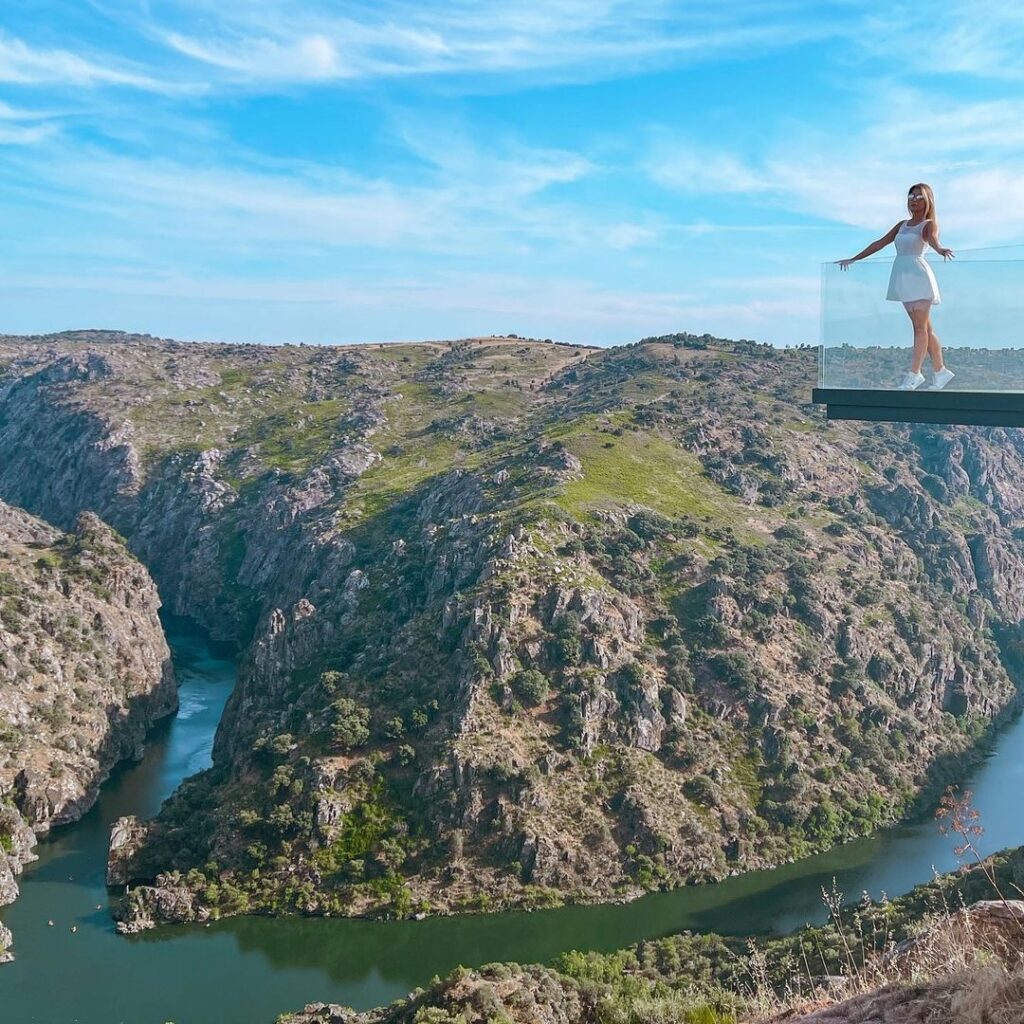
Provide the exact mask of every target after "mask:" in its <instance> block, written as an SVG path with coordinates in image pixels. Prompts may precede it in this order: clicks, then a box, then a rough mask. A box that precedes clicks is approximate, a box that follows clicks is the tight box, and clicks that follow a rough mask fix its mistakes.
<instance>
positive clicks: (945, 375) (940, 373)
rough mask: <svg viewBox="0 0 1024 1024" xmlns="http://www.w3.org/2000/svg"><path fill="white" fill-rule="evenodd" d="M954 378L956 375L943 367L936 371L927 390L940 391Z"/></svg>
mask: <svg viewBox="0 0 1024 1024" xmlns="http://www.w3.org/2000/svg"><path fill="white" fill-rule="evenodd" d="M955 376H956V374H955V373H954V372H953V371H952V370H950V369H947V368H946V367H945V366H944V367H943V368H942V369H941V370H936V371H935V374H934V376H933V377H932V382H931V384H930V385H929V386H928V390H929V391H941V390H942V389H943V388H944V387H945V386H946V385H947V384H948V383H949V382H950V381H951V380H952V379H953V378H954V377H955Z"/></svg>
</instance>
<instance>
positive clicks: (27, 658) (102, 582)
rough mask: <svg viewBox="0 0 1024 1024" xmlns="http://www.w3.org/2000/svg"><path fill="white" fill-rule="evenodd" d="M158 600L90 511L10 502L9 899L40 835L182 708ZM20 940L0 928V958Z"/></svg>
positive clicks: (3, 587) (4, 802) (5, 584)
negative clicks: (74, 515)
mask: <svg viewBox="0 0 1024 1024" xmlns="http://www.w3.org/2000/svg"><path fill="white" fill-rule="evenodd" d="M159 607H160V599H159V597H158V595H157V590H156V586H155V584H154V583H153V581H152V579H151V578H150V576H149V574H148V573H147V572H146V570H145V569H144V568H143V567H142V565H141V564H140V563H139V562H137V561H136V560H135V559H134V558H133V557H132V556H131V555H129V554H128V552H127V549H126V548H125V546H124V544H123V542H122V540H121V539H120V538H119V537H118V535H117V534H116V533H115V532H114V531H113V530H111V529H110V527H108V526H106V525H105V524H104V523H103V522H102V521H101V520H100V519H98V518H97V517H96V516H95V515H93V514H92V513H88V512H85V513H82V515H81V516H79V518H78V521H77V524H76V526H75V529H74V531H73V532H71V533H62V532H61V531H59V530H56V529H54V528H53V527H51V526H49V525H47V524H46V523H44V522H42V521H41V520H39V519H36V518H35V517H33V516H30V515H29V514H28V513H26V512H24V511H22V510H20V509H16V508H13V507H11V506H10V505H6V504H4V503H2V502H0V905H4V904H7V903H11V902H12V901H13V900H14V899H15V898H16V897H17V895H18V887H17V884H16V880H15V879H16V876H17V875H18V874H19V873H20V871H21V869H22V866H23V865H24V864H26V863H27V862H28V861H30V860H32V859H34V855H33V853H32V848H33V846H34V845H35V842H36V838H37V836H39V835H42V834H44V833H46V832H48V831H49V830H50V829H51V828H52V827H53V826H55V825H63V824H66V823H68V822H72V821H76V820H78V819H79V818H80V817H81V816H82V815H83V814H84V813H85V812H86V811H87V810H88V809H89V808H90V807H91V806H92V804H93V803H94V802H95V800H96V797H97V795H98V793H99V787H100V785H101V784H102V783H103V781H104V780H105V779H106V778H107V776H108V774H109V772H110V769H111V768H112V767H113V766H114V765H115V764H116V763H117V762H118V761H121V760H124V759H126V758H130V757H135V758H138V757H141V756H142V743H143V740H144V738H145V735H146V730H147V729H148V728H149V726H150V725H151V724H152V723H153V722H154V721H155V720H156V719H158V718H161V717H163V716H164V715H168V714H170V713H171V712H172V711H174V710H175V708H176V707H177V688H176V686H175V680H174V673H173V670H172V668H171V660H170V651H169V650H168V647H167V643H166V640H165V639H164V634H163V630H162V628H161V625H160V621H159V618H158V617H157V610H158V609H159ZM12 941H13V940H12V937H11V934H10V932H9V931H8V930H6V929H3V928H0V958H3V957H9V955H10V954H9V951H8V950H9V947H10V945H11V943H12Z"/></svg>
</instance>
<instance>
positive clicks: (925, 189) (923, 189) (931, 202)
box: [907, 181, 939, 238]
mask: <svg viewBox="0 0 1024 1024" xmlns="http://www.w3.org/2000/svg"><path fill="white" fill-rule="evenodd" d="M915 191H916V192H920V193H921V195H923V196H924V201H925V204H926V206H927V209H926V210H925V214H924V219H925V220H930V221H931V222H932V223H933V224H934V225H935V237H936V238H938V236H939V218H938V217H937V216H936V215H935V193H934V192H933V191H932V187H931V185H926V184H925V183H924V182H923V181H919V182H918V183H917V184H916V185H911V186H910V188H908V189H907V195H908V196H909V195H910V193H911V192H915Z"/></svg>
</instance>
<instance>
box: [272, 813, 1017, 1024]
mask: <svg viewBox="0 0 1024 1024" xmlns="http://www.w3.org/2000/svg"><path fill="white" fill-rule="evenodd" d="M961 824H962V825H963V827H964V829H965V830H969V829H970V827H971V825H970V819H969V818H968V819H964V820H963V821H962V822H961ZM960 838H961V839H963V838H969V836H968V832H967V831H965V832H964V833H963V835H961V836H960ZM1022 876H1024V848H1018V849H1016V850H1011V851H1005V852H1003V853H1001V854H998V855H996V856H995V857H993V858H991V859H990V860H989V861H987V862H986V863H984V864H982V865H974V866H973V867H971V868H970V869H969V870H967V871H958V872H955V873H951V874H946V875H944V876H940V877H939V878H936V879H935V880H933V881H932V882H929V883H927V884H925V885H922V886H918V887H917V888H915V889H914V890H912V891H911V892H910V893H909V894H907V895H905V896H903V897H901V898H898V899H896V900H893V901H891V902H890V901H868V900H862V901H861V902H860V903H858V904H855V905H853V906H843V905H841V904H840V902H839V900H838V896H837V894H835V893H832V894H829V893H825V894H823V899H824V901H825V904H826V905H827V906H828V909H829V921H828V922H827V923H826V924H825V925H823V926H820V927H815V928H804V929H801V930H799V931H797V932H795V933H794V934H792V935H788V936H785V937H782V938H755V939H742V938H731V937H728V936H721V935H714V934H707V935H691V934H681V935H673V936H670V937H668V938H664V939H656V940H651V941H645V942H641V943H638V944H637V945H636V946H634V947H630V948H628V949H622V950H618V951H616V952H615V953H612V954H598V953H593V952H571V953H567V954H564V955H562V956H560V957H558V958H556V959H555V960H554V961H553V962H552V963H551V964H548V965H544V966H541V965H520V964H517V963H501V964H491V965H489V966H486V967H484V968H482V969H479V970H466V969H465V968H458V969H456V970H455V971H453V972H452V973H450V974H449V975H448V976H447V977H445V978H443V979H435V981H434V982H433V983H432V984H431V985H429V986H428V987H426V988H423V989H419V990H417V991H415V992H413V993H412V994H411V995H410V996H408V997H407V998H406V999H404V1000H399V1001H398V1002H396V1003H393V1004H392V1005H390V1006H388V1007H380V1008H377V1009H375V1010H372V1011H369V1012H367V1013H363V1014H359V1013H356V1012H355V1011H353V1010H350V1009H347V1008H345V1007H342V1006H338V1005H330V1004H326V1003H317V1004H311V1005H308V1006H307V1007H306V1008H305V1010H303V1011H301V1012H299V1013H295V1014H286V1015H284V1016H282V1017H281V1018H279V1024H406V1022H409V1021H414V1020H415V1021H421V1020H422V1021H426V1020H429V1021H431V1022H432V1024H458V1022H460V1021H465V1020H477V1019H484V1017H486V1019H487V1020H492V1019H494V1020H502V1021H507V1022H508V1024H541V1022H543V1024H657V1022H663V1021H672V1022H677V1021H678V1022H686V1024H691V1022H692V1024H698V1022H699V1024H734V1022H735V1021H737V1020H743V1021H746V1022H751V1024H753V1022H755V1021H758V1022H765V1024H767V1021H768V1019H769V1018H770V1019H771V1021H772V1022H774V1024H780V1022H781V1021H783V1020H785V1021H793V1022H796V1021H798V1020H799V1021H803V1020H804V1015H805V1014H808V1015H809V1016H808V1017H807V1020H808V1024H810V1021H812V1020H813V1021H817V1020H819V1019H820V1020H821V1021H823V1022H824V1021H826V1020H827V1021H830V1022H833V1024H839V1022H844V1024H845V1022H849V1024H858V1022H859V1024H880V1022H882V1021H884V1022H885V1024H918V1022H923V1021H924V1020H925V1019H928V1020H931V1019H932V1017H931V1016H928V1017H927V1018H926V1017H925V1016H924V1015H922V1013H921V1011H922V1010H923V1009H928V1008H929V1001H930V1010H931V1011H936V1012H937V1007H939V1006H940V1005H947V1006H948V1005H952V1004H953V1003H954V1002H956V1000H957V998H958V997H960V996H961V995H962V996H963V998H966V999H970V1000H973V1002H974V1004H975V1005H976V1006H978V1007H983V1006H984V1005H986V1003H991V1004H992V1006H993V1008H994V1010H995V1013H994V1014H992V1015H989V1016H981V1015H979V1016H977V1018H976V1019H977V1020H978V1021H987V1022H990V1024H994V1022H1002V1021H1005V1022H1007V1024H1010V1022H1011V1021H1012V1022H1013V1024H1017V1022H1018V1021H1019V1019H1020V1018H1018V1017H1013V1016H1011V1015H1009V1014H1008V1012H1007V1007H1008V1006H1009V1005H1010V1003H1011V1001H1012V1002H1013V1003H1014V1005H1020V1006H1024V985H1022V984H1021V981H1022V979H1021V977H1020V974H1019V972H1020V970H1021V966H1022V961H1024V902H1016V901H1008V900H1007V899H1006V898H1005V895H1004V894H1005V893H1011V894H1014V893H1015V892H1016V886H1017V883H1018V881H1019V880H1020V879H1021V877H1022ZM967 908H969V909H967ZM986 972H987V974H986ZM982 975H985V976H984V977H982ZM985 988H987V990H988V995H987V997H986V995H985V993H984V992H983V991H982V990H983V989H985ZM877 989H882V990H883V994H882V995H881V996H879V995H878V994H877V992H876V991H875V990H877ZM848 997H849V999H850V1002H849V1003H848V1004H847V1006H848V1012H846V1011H844V1010H843V1009H842V1006H841V1005H840V1004H844V1003H846V1000H847V998H848ZM1011 997H1012V1000H1011ZM1017 1000H1021V1001H1020V1003H1019V1004H1018V1003H1017V1002H1016V1001H1017ZM826 1008H834V1012H830V1011H829V1010H827V1009H826ZM942 1019H947V1018H942ZM948 1019H950V1020H953V1019H957V1020H959V1019H961V1018H953V1017H950V1018H948ZM964 1019H965V1020H966V1019H968V1018H964ZM969 1019H971V1020H974V1019H975V1018H974V1017H971V1018H969Z"/></svg>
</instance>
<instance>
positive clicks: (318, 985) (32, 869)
mask: <svg viewBox="0 0 1024 1024" xmlns="http://www.w3.org/2000/svg"><path fill="white" fill-rule="evenodd" d="M168 640H169V642H170V644H171V648H172V650H173V652H174V660H175V665H176V669H177V672H178V679H179V681H180V683H181V709H180V711H179V712H178V715H177V716H176V717H175V718H174V719H173V720H172V721H170V722H167V723H165V724H163V725H161V726H159V727H158V728H157V729H156V730H155V731H154V733H153V734H152V736H151V737H150V742H149V744H148V746H147V752H146V756H145V758H144V759H143V760H142V761H141V762H140V763H139V764H137V765H133V766H131V767H129V768H126V769H123V770H121V771H119V772H117V773H116V774H115V775H114V776H113V777H112V778H111V779H110V781H109V782H108V783H107V784H106V785H105V786H104V787H103V792H102V794H101V796H100V799H99V801H98V803H97V805H96V806H95V807H94V808H93V809H92V811H90V813H89V814H87V815H86V816H85V818H83V819H82V821H81V822H79V823H77V824H75V825H72V826H69V827H67V828H64V829H60V830H58V831H57V833H56V834H55V835H54V836H53V837H52V838H51V839H50V840H49V841H47V842H44V843H42V844H41V845H40V846H39V848H38V851H37V852H38V853H39V854H40V856H39V860H38V861H36V862H35V863H34V864H32V865H30V866H28V867H27V868H26V870H25V874H24V875H23V880H22V894H21V898H20V899H19V900H18V901H17V902H16V903H15V904H14V905H13V906H11V907H6V908H4V910H3V911H2V912H0V919H2V920H3V921H4V923H5V924H7V925H8V926H9V927H11V928H12V929H13V931H14V934H15V946H14V949H15V952H16V953H17V956H18V959H17V960H16V961H15V962H14V963H13V964H9V965H6V966H0V1024H164V1022H167V1021H173V1022H174V1024H272V1022H273V1021H274V1019H275V1017H276V1015H277V1014H278V1013H281V1012H283V1011H284V1010H289V1009H296V1008H299V1007H301V1006H302V1005H304V1004H305V1003H307V1002H313V1001H321V1000H322V1001H330V1002H338V1003H343V1004H348V1005H351V1006H355V1007H357V1008H361V1009H363V1008H367V1007H371V1006H376V1005H379V1004H381V1003H385V1002H389V1001H390V1000H392V999H395V998H397V997H399V996H402V995H405V994H406V993H407V992H409V991H410V989H412V988H414V987H415V986H417V985H422V984H425V983H426V982H428V981H429V980H430V978H431V977H432V976H433V975H435V974H442V975H443V974H445V973H447V972H448V971H449V970H450V969H451V968H453V967H454V966H455V965H457V964H460V963H461V964H465V965H468V966H474V965H479V964H484V963H488V962H491V961H496V960H515V961H519V962H521V963H536V962H545V961H548V960H550V959H551V958H552V957H553V956H555V955H556V954H558V953H560V952H562V951H564V950H568V949H574V948H576V949H596V950H606V951H607V950H613V949H618V948H620V947H622V946H626V945H629V944H630V943H633V942H636V941H637V940H639V939H643V938H653V937H657V936H660V935H666V934H669V933H671V932H675V931H679V930H682V929H687V928H689V929H694V930H704V931H718V932H723V933H727V934H750V933H754V932H759V933H767V932H777V931H787V930H790V929H792V928H795V927H798V926H800V925H802V924H805V923H807V922H810V921H820V920H822V918H823V917H824V911H823V908H822V905H821V900H820V893H821V888H822V886H823V885H825V886H831V883H832V879H833V878H835V879H836V880H837V883H838V885H839V887H840V889H841V890H842V891H843V892H844V893H846V894H847V895H848V896H852V897H856V896H859V895H860V893H861V892H862V891H867V892H870V893H872V894H873V895H878V894H879V893H881V892H883V891H884V892H886V893H888V894H889V895H890V896H895V895H898V894H900V893H903V892H906V891H907V890H908V889H910V888H912V887H913V886H914V885H916V884H918V883H920V882H923V881H926V880H928V879H929V878H930V877H931V876H932V874H933V872H934V871H935V870H939V871H944V870H948V869H950V868H952V867H954V866H955V863H956V860H955V857H954V854H953V851H952V843H951V842H950V840H949V839H948V838H946V837H943V836H941V835H939V833H938V830H937V828H936V826H935V824H934V822H931V821H928V822H922V823H919V824H916V825H909V826H905V827H901V828H898V829H893V830H891V831H887V832H884V833H881V834H879V835H876V836H873V837H871V838H869V839H863V840H858V841H856V842H852V843H848V844H846V845H844V846H841V847H838V848H837V849H835V850H831V851H830V852H828V853H826V854H822V855H821V856H818V857H812V858H808V859H807V860H804V861H800V862H798V863H796V864H788V865H785V866H783V867H781V868H778V869H775V870H772V871H759V872H753V873H751V874H747V875H743V876H741V877H738V878H733V879H729V880H728V881H725V882H722V883H720V884H717V885H708V886H700V887H691V888H686V889H678V890H676V891H674V892H669V893H658V894H653V895H650V896H647V897H644V898H643V899H640V900H637V901H635V902H634V903H630V904H625V905H615V906H601V907H567V908H563V909H560V910H550V911H539V912H535V913H518V914H492V915H485V916H472V917H461V918H436V919H428V920H425V921H403V922H375V921H349V920H338V919H330V920H305V919H293V918H285V919H278V920H272V919H268V918H242V919H233V920H229V921H223V922H219V923H216V924H213V925H210V926H209V927H202V926H195V927H193V926H178V927H170V928H161V929H157V930H156V931H153V932H149V933H146V934H144V935H141V936H138V937H134V938H124V937H121V936H119V935H117V934H116V932H115V930H114V926H113V922H112V921H111V918H110V911H109V902H108V893H107V889H106V887H105V885H104V872H105V867H106V850H107V836H108V830H109V826H110V824H111V822H112V821H113V820H114V819H115V818H117V817H119V816H120V815H122V814H137V815H139V816H141V817H147V816H150V815H152V814H154V813H155V812H156V811H157V809H158V808H159V806H160V803H161V801H162V800H163V799H165V798H166V797H167V795H168V794H169V793H170V792H171V791H172V790H173V789H174V788H175V786H176V785H177V784H178V783H179V782H180V781H181V779H183V778H184V777H186V776H188V775H191V774H193V773H194V772H196V771H199V770H200V769H202V768H204V767H206V766H207V765H208V764H209V760H210V750H211V747H212V743H213V734H214V731H215V729H216V726H217V722H218V720H219V718H220V715H221V711H222V709H223V707H224V702H225V701H226V700H227V697H228V694H229V693H230V691H231V687H232V686H233V684H234V678H235V664H234V662H233V661H231V660H227V659H224V658H220V657H217V656H216V655H215V654H214V653H213V652H211V650H210V648H209V647H208V645H207V644H206V642H205V641H204V639H203V638H202V636H201V635H200V634H198V633H197V632H195V631H192V630H190V629H189V628H187V627H185V626H182V625H181V624H175V623H172V624H170V627H169V630H168ZM1022 783H1024V719H1022V720H1018V721H1017V722H1016V723H1014V724H1013V725H1011V726H1009V727H1008V728H1006V729H1005V730H1004V731H1003V732H1002V734H1001V735H1000V737H999V741H998V743H997V745H996V748H995V750H994V752H993V753H992V754H991V755H990V756H989V757H988V758H986V760H985V761H984V763H983V764H982V765H981V766H980V767H979V768H978V769H977V771H976V772H975V773H974V776H973V778H972V779H971V780H970V784H971V787H972V788H973V790H974V792H975V804H976V806H977V807H978V808H979V810H980V811H981V813H982V820H983V821H984V823H985V826H986V834H985V836H984V837H983V839H982V843H983V846H984V848H985V850H987V851H993V850H996V849H1000V848H1002V847H1007V846H1016V845H1021V844H1024V816H1022V815H1021V813H1020V810H1019V800H1020V797H1019V794H1020V793H1021V791H1022ZM51 920H52V921H53V925H52V926H51V925H49V924H48V922H49V921H51ZM72 927H75V928H76V931H74V932H73V931H72V930H71V929H72Z"/></svg>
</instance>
